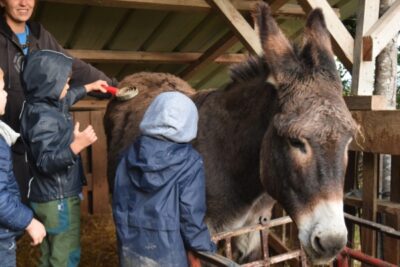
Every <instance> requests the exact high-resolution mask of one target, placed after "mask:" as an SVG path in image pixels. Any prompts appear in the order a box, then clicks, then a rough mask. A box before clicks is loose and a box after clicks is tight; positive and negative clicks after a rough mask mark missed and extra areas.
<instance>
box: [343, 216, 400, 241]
mask: <svg viewBox="0 0 400 267" xmlns="http://www.w3.org/2000/svg"><path fill="white" fill-rule="evenodd" d="M344 217H345V218H346V219H348V220H350V221H352V222H354V223H356V224H358V225H361V226H364V227H367V228H370V229H374V230H378V231H380V232H382V233H385V234H386V235H388V236H391V237H394V238H397V239H400V231H396V230H395V229H394V228H392V227H389V226H386V225H382V224H379V223H375V222H371V221H368V220H365V219H361V218H358V217H356V216H353V215H350V214H347V213H345V214H344Z"/></svg>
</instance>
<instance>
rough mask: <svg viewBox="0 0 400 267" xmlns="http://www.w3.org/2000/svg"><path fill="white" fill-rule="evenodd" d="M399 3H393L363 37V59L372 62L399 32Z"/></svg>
mask: <svg viewBox="0 0 400 267" xmlns="http://www.w3.org/2000/svg"><path fill="white" fill-rule="evenodd" d="M399 15H400V1H395V2H394V3H393V4H392V6H391V7H390V8H389V9H388V10H387V11H386V12H385V14H383V16H382V17H381V18H380V19H379V20H378V21H377V22H376V23H375V24H374V25H373V26H372V27H371V28H370V29H369V30H368V31H367V33H366V34H365V36H364V37H363V59H364V60H366V61H372V60H374V59H375V58H376V57H377V56H378V55H379V53H380V52H381V51H382V50H383V49H384V48H385V47H386V45H387V44H388V43H389V41H390V40H391V39H393V38H394V37H395V36H396V34H397V33H398V32H399V31H400V18H399Z"/></svg>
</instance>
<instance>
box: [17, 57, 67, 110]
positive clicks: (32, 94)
mask: <svg viewBox="0 0 400 267" xmlns="http://www.w3.org/2000/svg"><path fill="white" fill-rule="evenodd" d="M71 71H72V58H70V57H68V56H66V55H64V54H63V53H60V52H56V51H52V50H39V51H34V52H32V53H31V54H30V55H29V56H28V57H27V58H26V61H25V65H24V70H23V75H22V78H23V82H24V91H25V92H24V93H25V98H26V101H27V102H28V103H33V102H48V103H54V104H56V103H58V102H59V98H60V95H61V92H62V90H63V88H64V86H65V85H66V83H67V79H68V77H69V76H70V74H71Z"/></svg>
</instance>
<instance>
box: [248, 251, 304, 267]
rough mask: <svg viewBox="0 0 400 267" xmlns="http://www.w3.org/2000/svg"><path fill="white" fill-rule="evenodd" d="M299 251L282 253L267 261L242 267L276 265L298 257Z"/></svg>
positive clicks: (254, 262) (255, 262)
mask: <svg viewBox="0 0 400 267" xmlns="http://www.w3.org/2000/svg"><path fill="white" fill-rule="evenodd" d="M300 255H301V251H300V250H295V251H292V252H288V253H284V254H281V255H278V256H274V257H271V258H269V260H262V261H253V262H250V263H247V264H244V265H242V267H262V266H269V265H271V264H276V263H279V262H283V261H287V260H290V259H293V258H297V257H300Z"/></svg>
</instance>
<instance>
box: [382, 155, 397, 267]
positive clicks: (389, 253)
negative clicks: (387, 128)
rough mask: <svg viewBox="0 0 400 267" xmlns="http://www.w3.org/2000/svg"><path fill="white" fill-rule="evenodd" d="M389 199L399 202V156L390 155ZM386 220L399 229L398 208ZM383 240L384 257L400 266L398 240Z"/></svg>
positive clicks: (387, 238) (385, 238)
mask: <svg viewBox="0 0 400 267" xmlns="http://www.w3.org/2000/svg"><path fill="white" fill-rule="evenodd" d="M390 200H391V201H393V202H397V203H400V156H392V173H391V180H390ZM386 221H387V225H388V226H391V227H393V228H394V229H396V230H400V210H399V211H398V212H397V214H388V215H387V217H386ZM384 242H385V243H384V246H383V248H384V251H383V253H384V259H385V260H387V261H389V262H391V263H393V264H396V265H397V266H400V240H396V239H393V238H390V237H384Z"/></svg>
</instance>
